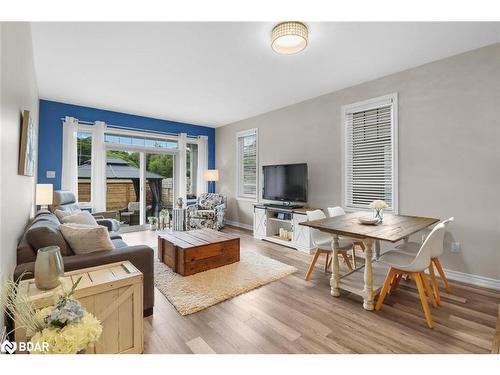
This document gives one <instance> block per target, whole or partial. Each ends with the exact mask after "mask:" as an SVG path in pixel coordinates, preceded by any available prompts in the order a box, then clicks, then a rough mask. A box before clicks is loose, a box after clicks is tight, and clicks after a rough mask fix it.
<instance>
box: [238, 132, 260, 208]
mask: <svg viewBox="0 0 500 375" xmlns="http://www.w3.org/2000/svg"><path fill="white" fill-rule="evenodd" d="M237 158H238V173H237V176H238V181H237V183H238V197H240V198H248V199H256V198H257V165H258V161H257V130H256V129H252V130H249V131H245V132H240V133H238V134H237Z"/></svg>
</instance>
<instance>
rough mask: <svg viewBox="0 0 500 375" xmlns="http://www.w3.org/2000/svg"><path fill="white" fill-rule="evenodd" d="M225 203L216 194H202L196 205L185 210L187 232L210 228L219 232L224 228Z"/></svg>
mask: <svg viewBox="0 0 500 375" xmlns="http://www.w3.org/2000/svg"><path fill="white" fill-rule="evenodd" d="M225 210H226V203H225V200H224V197H223V196H222V195H220V194H217V193H203V194H200V196H199V197H198V201H197V203H196V204H193V205H191V206H189V207H188V208H187V226H188V230H191V229H200V228H210V229H215V230H219V229H221V228H222V227H223V226H224V213H225Z"/></svg>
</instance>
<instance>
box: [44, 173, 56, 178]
mask: <svg viewBox="0 0 500 375" xmlns="http://www.w3.org/2000/svg"><path fill="white" fill-rule="evenodd" d="M46 176H47V177H46V178H56V171H47V174H46Z"/></svg>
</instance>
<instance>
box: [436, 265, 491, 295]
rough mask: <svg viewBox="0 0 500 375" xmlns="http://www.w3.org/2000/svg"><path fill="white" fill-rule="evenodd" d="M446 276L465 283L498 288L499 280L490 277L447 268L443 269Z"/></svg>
mask: <svg viewBox="0 0 500 375" xmlns="http://www.w3.org/2000/svg"><path fill="white" fill-rule="evenodd" d="M444 273H445V274H446V277H447V278H448V279H450V280H454V281H459V282H462V283H465V284H470V285H476V286H481V287H484V288H489V289H496V290H500V280H497V279H492V278H490V277H485V276H480V275H472V274H470V273H464V272H458V271H453V270H449V269H444Z"/></svg>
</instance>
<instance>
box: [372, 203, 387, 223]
mask: <svg viewBox="0 0 500 375" xmlns="http://www.w3.org/2000/svg"><path fill="white" fill-rule="evenodd" d="M370 207H371V208H373V210H374V211H373V217H374V218H375V219H379V220H380V221H382V220H383V219H384V208H387V207H389V206H388V205H387V203H385V202H384V201H383V200H380V199H376V200H374V201H373V202H372V203H370Z"/></svg>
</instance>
